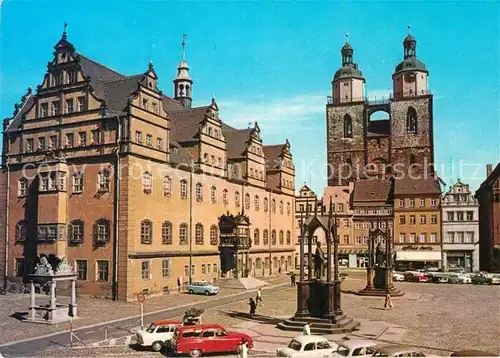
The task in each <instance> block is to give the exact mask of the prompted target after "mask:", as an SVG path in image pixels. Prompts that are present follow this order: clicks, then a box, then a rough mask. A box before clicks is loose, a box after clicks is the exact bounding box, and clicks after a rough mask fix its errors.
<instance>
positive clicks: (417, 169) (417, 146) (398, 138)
mask: <svg viewBox="0 0 500 358" xmlns="http://www.w3.org/2000/svg"><path fill="white" fill-rule="evenodd" d="M403 50H404V51H403V54H404V56H403V61H401V62H400V63H399V64H398V65H397V66H396V69H395V71H394V74H393V75H392V81H393V91H394V93H393V98H392V100H391V103H390V107H391V154H390V157H391V162H392V165H393V168H394V169H395V170H398V169H399V170H398V171H399V172H402V171H404V172H408V170H411V171H412V172H413V173H416V174H422V173H424V172H427V173H432V172H433V168H432V165H431V164H432V163H433V162H434V150H433V148H434V144H433V118H432V95H431V94H430V93H429V91H428V75H429V72H428V71H427V69H426V68H425V65H424V63H423V62H422V61H420V60H419V59H418V58H417V40H416V39H415V38H414V37H413V36H412V35H411V34H410V26H408V35H407V36H406V38H405V39H404V41H403ZM395 174H397V173H396V172H395Z"/></svg>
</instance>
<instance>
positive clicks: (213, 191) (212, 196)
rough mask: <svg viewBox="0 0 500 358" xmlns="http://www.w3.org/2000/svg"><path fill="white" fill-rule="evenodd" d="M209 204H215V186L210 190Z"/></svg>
mask: <svg viewBox="0 0 500 358" xmlns="http://www.w3.org/2000/svg"><path fill="white" fill-rule="evenodd" d="M210 202H211V203H212V204H216V203H217V188H216V187H215V186H212V187H211V188H210Z"/></svg>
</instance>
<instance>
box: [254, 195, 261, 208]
mask: <svg viewBox="0 0 500 358" xmlns="http://www.w3.org/2000/svg"><path fill="white" fill-rule="evenodd" d="M253 206H254V209H255V211H259V206H260V201H259V196H258V195H255V197H254V200H253Z"/></svg>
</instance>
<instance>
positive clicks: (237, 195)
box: [234, 191, 240, 208]
mask: <svg viewBox="0 0 500 358" xmlns="http://www.w3.org/2000/svg"><path fill="white" fill-rule="evenodd" d="M234 206H235V207H237V208H239V207H240V193H239V192H238V191H235V192H234Z"/></svg>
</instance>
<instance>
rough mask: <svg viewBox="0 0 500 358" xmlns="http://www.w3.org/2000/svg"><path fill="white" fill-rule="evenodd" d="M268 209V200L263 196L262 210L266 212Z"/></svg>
mask: <svg viewBox="0 0 500 358" xmlns="http://www.w3.org/2000/svg"><path fill="white" fill-rule="evenodd" d="M268 211H269V200H267V198H264V212H265V213H267V212H268Z"/></svg>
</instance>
